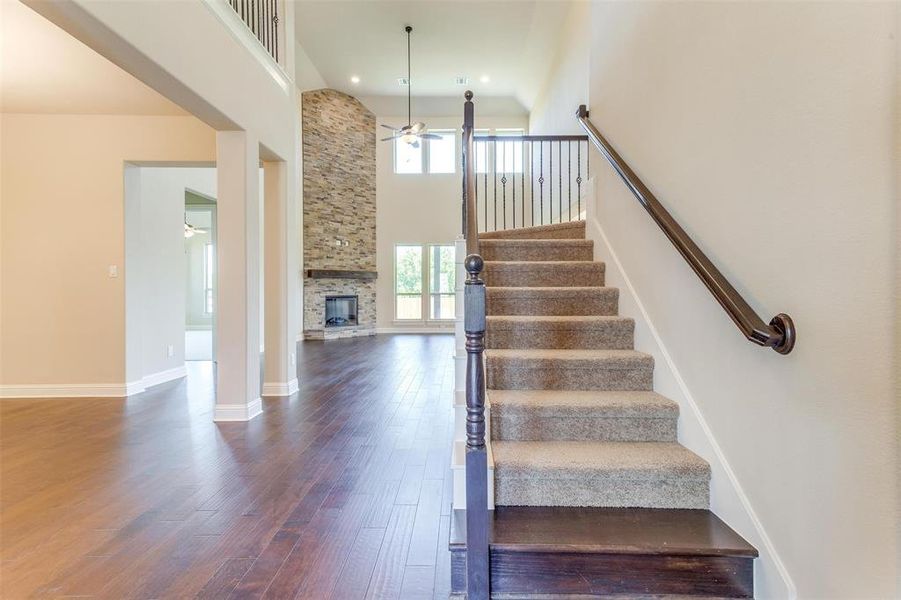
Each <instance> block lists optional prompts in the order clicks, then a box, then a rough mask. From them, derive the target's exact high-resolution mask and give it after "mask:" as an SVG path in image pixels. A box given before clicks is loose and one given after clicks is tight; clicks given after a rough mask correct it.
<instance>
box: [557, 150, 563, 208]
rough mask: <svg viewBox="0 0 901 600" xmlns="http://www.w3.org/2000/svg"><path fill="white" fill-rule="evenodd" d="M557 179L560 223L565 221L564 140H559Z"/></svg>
mask: <svg viewBox="0 0 901 600" xmlns="http://www.w3.org/2000/svg"><path fill="white" fill-rule="evenodd" d="M557 181H558V185H559V191H558V192H557V205H558V206H557V214H558V215H559V216H560V223H562V222H563V142H559V141H558V142H557Z"/></svg>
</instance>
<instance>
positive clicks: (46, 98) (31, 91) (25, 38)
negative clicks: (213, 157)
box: [0, 0, 187, 115]
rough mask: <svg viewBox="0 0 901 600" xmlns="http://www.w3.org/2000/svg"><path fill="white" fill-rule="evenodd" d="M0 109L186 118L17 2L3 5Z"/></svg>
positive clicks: (0, 0) (10, 0) (0, 15)
mask: <svg viewBox="0 0 901 600" xmlns="http://www.w3.org/2000/svg"><path fill="white" fill-rule="evenodd" d="M0 110H2V112H19V113H23V112H24V113H69V114H138V115H185V114H187V113H186V112H185V111H183V110H182V109H181V108H179V107H178V106H176V105H175V104H173V103H172V102H171V101H169V100H167V99H166V98H164V97H163V96H161V95H160V94H158V93H157V92H155V91H154V90H152V89H151V88H149V87H147V86H146V85H144V84H143V83H141V82H140V81H138V80H137V79H135V78H134V77H132V76H131V75H129V74H128V73H126V72H125V71H123V70H122V69H120V68H119V67H117V66H116V65H114V64H113V63H111V62H109V61H108V60H107V59H105V58H103V57H102V56H100V55H99V54H97V53H96V52H94V51H93V50H91V49H90V48H88V47H87V46H85V45H84V44H82V43H81V42H79V41H78V40H76V39H75V38H74V37H72V36H71V35H69V34H68V33H66V32H65V31H63V30H62V29H60V28H59V27H57V26H56V25H54V24H53V23H51V22H50V21H48V20H47V19H45V18H44V17H42V16H40V15H39V14H37V13H36V12H34V11H33V10H31V9H30V8H28V7H27V6H25V5H24V4H21V3H20V2H18V1H17V0H0Z"/></svg>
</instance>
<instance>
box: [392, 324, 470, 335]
mask: <svg viewBox="0 0 901 600" xmlns="http://www.w3.org/2000/svg"><path fill="white" fill-rule="evenodd" d="M375 332H376V333H377V334H379V335H382V334H394V333H418V334H423V333H442V334H445V335H447V334H452V333H453V332H454V327H453V325H451V326H450V327H378V328H376V330H375Z"/></svg>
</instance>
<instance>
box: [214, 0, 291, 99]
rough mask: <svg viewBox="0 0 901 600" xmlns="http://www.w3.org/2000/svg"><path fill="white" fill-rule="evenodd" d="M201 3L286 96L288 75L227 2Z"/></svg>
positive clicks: (289, 80)
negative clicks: (245, 49) (255, 60)
mask: <svg viewBox="0 0 901 600" xmlns="http://www.w3.org/2000/svg"><path fill="white" fill-rule="evenodd" d="M203 3H204V4H205V5H206V6H207V8H209V9H210V11H211V12H212V13H213V14H214V15H216V16H217V17H218V18H219V20H220V21H222V23H223V25H225V28H226V29H227V30H228V32H229V33H231V34H232V37H234V38H235V39H236V40H237V41H238V42H239V43H240V44H241V45H242V46H244V47H245V48H247V50H248V51H249V52H250V53H251V54H252V55H253V57H254V58H256V59H257V61H258V62H259V63H260V65H261V66H262V67H263V68H264V69H265V70H266V72H267V73H269V76H270V77H272V79H273V81H275V83H277V84H278V86H279V87H280V88H282V90H283V91H284V92H285V93H286V94H287V93H289V92H290V90H291V87H292V86H293V85H294V84H293V83H292V82H291V78H290V77H288V74H287V73H286V72H285V70H284V69H283V68H282V66H281V65H280V64H279V63H278V62H276V60H275V59H274V58H273V57H272V55H270V54H269V51H268V50H266V48H265V47H264V46H263V45H262V44H261V43H260V41H259V40H258V39H257V38H256V36H255V35H254V34H253V32H252V31H250V28H249V27H247V24H246V23H244V21H242V20H241V17H239V16H238V14H237V13H235V11H234V9H232V7H231V6H229V5H228V3H227V2H222V1H221V0H203ZM282 22H283V23H286V26H287V21H286V20H284V19H282Z"/></svg>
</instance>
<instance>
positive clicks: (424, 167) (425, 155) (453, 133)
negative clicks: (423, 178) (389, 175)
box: [391, 129, 460, 176]
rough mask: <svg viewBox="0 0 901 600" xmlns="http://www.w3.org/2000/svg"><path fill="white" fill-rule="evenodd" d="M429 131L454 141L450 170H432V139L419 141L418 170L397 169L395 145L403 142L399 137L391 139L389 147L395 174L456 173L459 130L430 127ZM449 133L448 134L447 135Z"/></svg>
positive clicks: (458, 156) (458, 158)
mask: <svg viewBox="0 0 901 600" xmlns="http://www.w3.org/2000/svg"><path fill="white" fill-rule="evenodd" d="M429 133H435V134H439V135H442V136H447V137H450V138H451V140H453V143H454V151H453V160H452V161H451V170H450V171H432V157H431V143H432V140H420V142H419V159H420V163H419V171H409V172H403V171H398V170H397V165H398V162H397V145H398V144H403V143H405V142H402V141H401V140H400V139H395V140H393V142H394V144H393V145H392V147H391V160H392V162H393V163H394V174H395V175H402V176H406V175H456V174H457V163H458V162H460V150H459V148H460V144H458V143H457V140H458V139H459V135H458V134H459V132H458V131H457V130H455V129H430V130H429ZM447 134H450V135H447Z"/></svg>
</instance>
